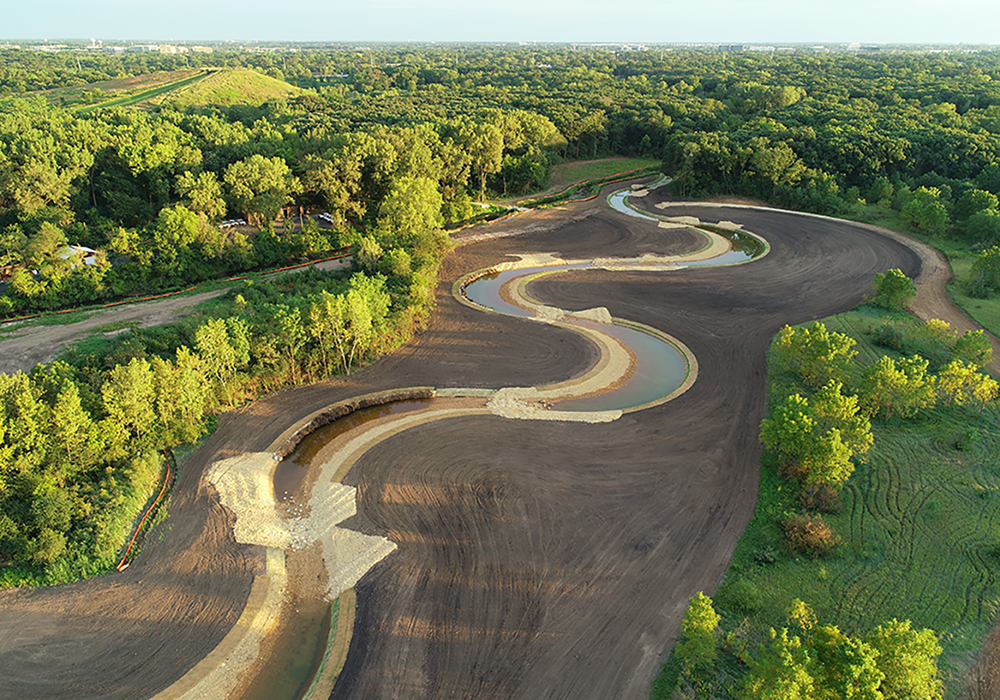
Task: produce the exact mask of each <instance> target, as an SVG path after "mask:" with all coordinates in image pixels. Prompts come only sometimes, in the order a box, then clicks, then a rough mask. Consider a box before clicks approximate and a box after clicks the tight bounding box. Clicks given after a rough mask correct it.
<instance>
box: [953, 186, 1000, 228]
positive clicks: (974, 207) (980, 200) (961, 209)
mask: <svg viewBox="0 0 1000 700" xmlns="http://www.w3.org/2000/svg"><path fill="white" fill-rule="evenodd" d="M987 209H992V210H993V211H996V210H997V209H1000V200H998V199H997V196H996V195H995V194H993V193H992V192H987V191H986V190H977V189H971V190H966V191H965V192H964V193H962V196H961V197H959V198H958V201H957V202H955V219H956V221H958V222H959V223H964V222H966V221H968V220H969V217H971V216H972V215H973V214H975V213H977V212H981V211H985V210H987Z"/></svg>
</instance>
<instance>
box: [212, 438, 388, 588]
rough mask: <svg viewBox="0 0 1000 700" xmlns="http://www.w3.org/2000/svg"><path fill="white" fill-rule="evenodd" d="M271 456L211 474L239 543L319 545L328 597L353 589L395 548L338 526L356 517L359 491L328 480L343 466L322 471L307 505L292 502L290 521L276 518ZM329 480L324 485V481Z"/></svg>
mask: <svg viewBox="0 0 1000 700" xmlns="http://www.w3.org/2000/svg"><path fill="white" fill-rule="evenodd" d="M275 464H276V462H275V460H274V458H273V457H272V455H271V454H270V453H267V452H254V453H250V454H245V455H241V456H239V457H232V458H230V459H224V460H222V461H220V462H216V463H215V464H213V465H212V466H211V467H210V468H209V470H208V479H209V481H210V482H211V483H212V484H213V485H214V486H215V488H216V490H217V491H218V492H219V498H220V500H221V501H222V504H223V505H224V506H225V507H226V508H227V509H229V510H230V511H232V513H233V514H234V515H235V516H236V524H235V525H234V527H233V534H234V536H235V537H236V541H237V542H242V543H244V544H259V545H264V546H266V547H277V548H280V549H282V550H297V549H304V548H306V547H309V546H311V545H312V544H314V543H315V542H319V543H320V545H321V548H322V551H323V562H324V564H325V565H326V568H327V574H328V580H329V585H328V587H327V597H328V599H330V600H332V599H333V598H336V597H337V596H338V595H340V594H341V593H342V592H343V591H345V590H347V589H348V588H351V587H353V586H354V584H355V583H357V581H358V579H360V578H361V577H362V576H363V575H364V574H365V572H366V571H368V569H370V568H371V567H372V566H373V565H374V564H375V563H376V562H378V561H379V560H381V559H382V558H383V557H385V556H386V555H387V554H389V552H391V551H393V550H394V549H395V548H396V545H395V543H393V542H390V541H389V540H387V539H385V538H384V537H371V536H368V535H363V534H361V533H360V532H354V531H352V530H346V529H344V528H339V527H337V525H338V524H339V523H341V522H343V521H344V520H347V519H348V518H350V517H351V516H353V515H355V514H356V513H357V489H355V488H354V487H352V486H347V485H345V484H341V483H339V482H333V481H331V480H330V478H329V477H330V476H331V474H330V473H329V472H331V470H332V472H333V473H336V471H337V469H338V468H339V466H340V462H339V461H338V460H337V459H336V458H334V459H333V460H331V461H330V462H328V463H327V464H325V465H324V466H323V472H322V474H321V478H320V480H319V481H318V482H317V484H316V485H315V486H314V487H313V489H312V492H311V493H310V495H309V500H308V502H307V503H305V504H302V505H300V504H296V503H295V502H291V503H290V504H289V505H288V509H287V517H282V515H281V514H280V513H279V512H278V508H277V504H276V503H275V500H274V487H273V483H272V475H273V472H274V467H275ZM324 475H325V476H327V478H326V479H323V478H322V477H323V476H324Z"/></svg>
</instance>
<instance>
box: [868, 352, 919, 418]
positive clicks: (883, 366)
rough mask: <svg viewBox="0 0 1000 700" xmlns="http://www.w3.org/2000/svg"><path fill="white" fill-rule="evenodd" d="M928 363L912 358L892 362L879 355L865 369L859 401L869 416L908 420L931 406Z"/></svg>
mask: <svg viewBox="0 0 1000 700" xmlns="http://www.w3.org/2000/svg"><path fill="white" fill-rule="evenodd" d="M927 365H928V361H927V360H926V359H925V358H923V357H920V356H919V355H914V356H913V357H910V358H902V359H900V360H893V359H892V358H891V357H888V356H883V357H882V358H881V359H880V360H879V361H878V362H876V363H875V364H873V365H871V366H870V367H868V368H867V369H866V370H865V374H864V378H863V380H862V388H863V391H862V398H861V402H862V404H863V405H864V406H865V408H866V410H867V411H868V412H869V413H870V414H871V415H877V414H881V415H884V416H886V417H891V416H902V417H904V418H905V417H910V416H913V415H915V414H916V413H917V411H919V410H921V409H924V408H928V407H930V406H933V405H934V402H935V400H936V398H937V395H936V392H935V378H934V377H933V376H931V375H929V374H928V373H927Z"/></svg>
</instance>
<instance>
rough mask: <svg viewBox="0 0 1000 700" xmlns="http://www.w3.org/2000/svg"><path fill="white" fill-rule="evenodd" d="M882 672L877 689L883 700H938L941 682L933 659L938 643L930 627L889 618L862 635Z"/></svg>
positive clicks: (936, 654) (942, 693)
mask: <svg viewBox="0 0 1000 700" xmlns="http://www.w3.org/2000/svg"><path fill="white" fill-rule="evenodd" d="M865 639H866V641H867V642H868V644H870V645H871V647H872V648H873V649H875V650H876V651H877V652H878V654H879V656H878V667H879V670H880V671H882V673H884V674H885V680H883V681H882V685H881V686H880V690H881V691H882V694H883V696H884V697H885V699H886V700H940V698H941V697H943V695H944V685H943V684H942V682H941V678H940V675H939V673H938V665H937V660H938V657H939V656H941V651H942V649H941V645H940V644H938V639H937V635H935V634H934V632H932V631H931V630H928V629H924V630H919V631H918V630H914V629H911V623H910V621H909V620H903V621H902V622H900V621H899V620H896V619H892V620H890V621H889V622H887V623H885V624H882V625H879V626H878V627H876V628H875V629H874V630H872V631H871V632H870V633H869V634H868V635H866V637H865Z"/></svg>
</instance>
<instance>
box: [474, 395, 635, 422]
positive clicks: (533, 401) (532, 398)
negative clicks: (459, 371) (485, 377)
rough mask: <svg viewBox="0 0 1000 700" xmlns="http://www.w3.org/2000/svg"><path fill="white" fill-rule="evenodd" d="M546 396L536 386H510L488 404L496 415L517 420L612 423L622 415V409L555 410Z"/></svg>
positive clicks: (494, 396)
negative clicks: (550, 406) (549, 405)
mask: <svg viewBox="0 0 1000 700" xmlns="http://www.w3.org/2000/svg"><path fill="white" fill-rule="evenodd" d="M544 396H545V392H542V391H539V390H538V389H536V388H534V387H508V388H506V389H501V390H500V391H498V392H497V393H496V394H494V395H493V398H491V399H490V400H489V403H487V404H486V406H487V408H489V409H490V410H491V411H492V412H493V413H494V414H495V415H498V416H502V417H503V418H512V419H515V420H553V421H568V422H573V423H610V422H611V421H615V420H618V419H619V418H621V417H622V412H621V411H553V410H551V409H550V408H549V407H548V402H547V401H546V400H545V398H544Z"/></svg>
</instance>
